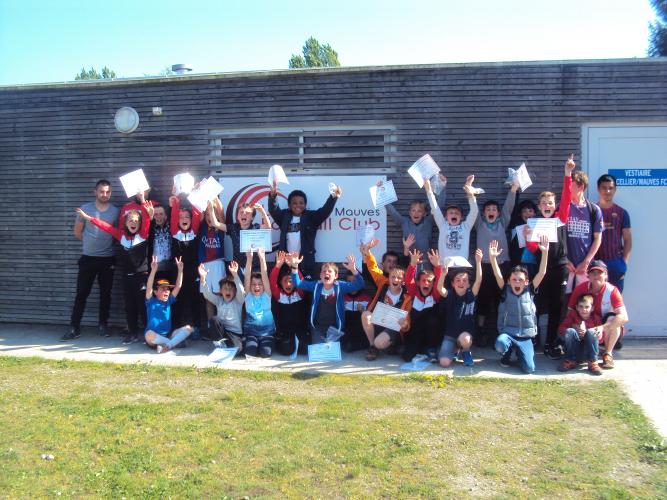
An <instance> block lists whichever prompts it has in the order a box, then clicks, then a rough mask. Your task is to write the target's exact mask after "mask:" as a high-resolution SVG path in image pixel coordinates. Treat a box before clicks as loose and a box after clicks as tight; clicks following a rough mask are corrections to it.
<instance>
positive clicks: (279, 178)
mask: <svg viewBox="0 0 667 500" xmlns="http://www.w3.org/2000/svg"><path fill="white" fill-rule="evenodd" d="M267 180H268V181H269V186H273V181H275V182H276V184H289V181H288V180H287V176H286V175H285V170H283V167H281V166H280V165H273V166H272V167H271V168H270V169H269V177H268V179H267Z"/></svg>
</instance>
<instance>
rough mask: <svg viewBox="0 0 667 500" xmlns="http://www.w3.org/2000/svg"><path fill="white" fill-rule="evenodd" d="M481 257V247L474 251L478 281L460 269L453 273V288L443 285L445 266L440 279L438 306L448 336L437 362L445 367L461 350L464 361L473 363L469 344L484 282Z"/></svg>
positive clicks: (469, 364)
mask: <svg viewBox="0 0 667 500" xmlns="http://www.w3.org/2000/svg"><path fill="white" fill-rule="evenodd" d="M482 257H483V254H482V251H481V250H480V249H479V248H478V249H477V251H476V252H475V282H474V283H473V285H472V287H471V286H470V277H469V276H468V272H467V271H464V270H460V269H458V270H456V271H455V273H454V275H453V276H452V284H451V287H450V288H445V286H444V284H445V276H446V275H447V268H446V267H445V268H444V269H443V272H442V273H441V274H440V278H439V279H438V284H437V288H438V293H440V295H441V296H442V300H440V303H439V304H438V307H439V309H440V311H441V315H442V316H443V317H444V318H446V327H445V336H444V338H443V340H442V344H441V345H440V352H439V353H438V362H439V363H440V366H442V367H444V368H447V367H448V366H449V365H451V364H452V361H453V360H454V358H455V357H456V356H457V353H458V351H459V350H461V351H463V364H464V365H466V366H472V365H473V363H474V362H473V359H472V353H471V352H470V347H471V346H472V333H473V331H474V329H475V300H476V298H477V294H478V293H479V288H480V286H481V285H482Z"/></svg>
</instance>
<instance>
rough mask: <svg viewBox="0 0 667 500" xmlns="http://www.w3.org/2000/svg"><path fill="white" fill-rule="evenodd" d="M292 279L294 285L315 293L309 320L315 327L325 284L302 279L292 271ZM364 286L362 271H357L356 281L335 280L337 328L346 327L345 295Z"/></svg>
mask: <svg viewBox="0 0 667 500" xmlns="http://www.w3.org/2000/svg"><path fill="white" fill-rule="evenodd" d="M292 281H293V282H294V286H295V287H297V288H301V289H302V290H305V291H307V292H311V293H312V294H313V300H312V301H311V306H310V316H309V318H308V321H309V323H310V326H312V327H313V328H315V316H316V315H317V306H318V305H319V303H320V296H321V295H322V288H323V287H324V284H323V283H322V282H321V281H315V280H302V279H301V278H299V273H294V272H293V273H292ZM363 287H364V279H363V278H362V277H361V273H357V274H356V275H355V277H354V281H352V282H350V281H338V280H336V281H334V290H335V293H336V329H337V330H341V331H342V330H343V328H344V327H345V295H346V294H348V293H354V292H356V291H357V290H361V289H362V288H363Z"/></svg>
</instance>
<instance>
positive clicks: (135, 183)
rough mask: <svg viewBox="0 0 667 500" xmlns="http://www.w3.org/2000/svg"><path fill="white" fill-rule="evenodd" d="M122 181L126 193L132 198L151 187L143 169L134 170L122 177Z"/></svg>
mask: <svg viewBox="0 0 667 500" xmlns="http://www.w3.org/2000/svg"><path fill="white" fill-rule="evenodd" d="M120 183H121V184H122V185H123V189H124V190H125V194H126V195H127V197H128V198H132V197H133V196H134V195H135V194H139V193H143V192H144V191H146V190H147V189H150V188H151V187H150V186H149V185H148V181H147V180H146V176H145V175H144V171H143V170H142V169H139V170H134V171H133V172H130V173H129V174H125V175H122V176H121V177H120Z"/></svg>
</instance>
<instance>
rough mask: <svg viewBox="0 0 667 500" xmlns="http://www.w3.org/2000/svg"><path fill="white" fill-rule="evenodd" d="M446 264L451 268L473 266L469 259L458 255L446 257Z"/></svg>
mask: <svg viewBox="0 0 667 500" xmlns="http://www.w3.org/2000/svg"><path fill="white" fill-rule="evenodd" d="M444 264H445V265H446V266H447V267H448V268H450V269H451V268H454V267H472V264H471V263H470V262H468V259H466V258H465V257H460V256H458V255H455V256H454V257H445V262H444Z"/></svg>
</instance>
